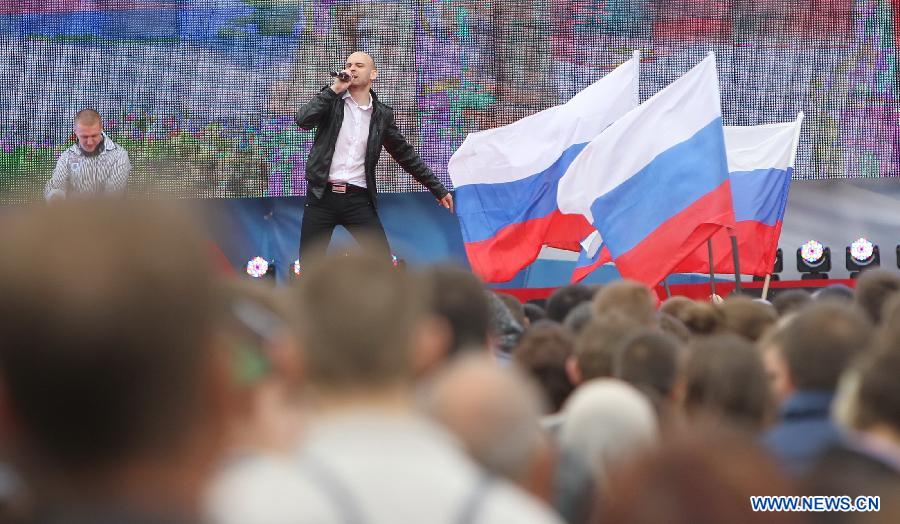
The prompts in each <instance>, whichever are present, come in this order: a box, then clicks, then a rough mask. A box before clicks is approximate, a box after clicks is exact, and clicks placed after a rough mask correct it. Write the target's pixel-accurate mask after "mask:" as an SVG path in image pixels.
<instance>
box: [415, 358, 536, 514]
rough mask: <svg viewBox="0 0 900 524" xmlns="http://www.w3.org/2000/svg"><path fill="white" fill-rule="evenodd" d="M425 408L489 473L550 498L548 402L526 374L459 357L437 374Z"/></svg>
mask: <svg viewBox="0 0 900 524" xmlns="http://www.w3.org/2000/svg"><path fill="white" fill-rule="evenodd" d="M424 404H425V408H426V410H427V411H428V413H429V414H430V415H431V416H432V417H434V418H435V419H436V420H438V421H439V422H441V423H442V424H444V425H445V426H446V427H447V428H448V429H449V430H450V431H451V432H452V433H453V434H455V435H456V436H457V437H458V438H459V439H460V441H461V442H462V444H463V445H464V446H465V448H466V450H467V451H468V452H469V454H470V455H471V456H472V457H473V458H474V459H475V460H476V461H477V462H478V463H480V464H481V465H482V466H484V468H485V469H487V471H489V472H491V473H493V474H495V475H499V476H500V477H503V478H506V479H508V480H510V481H512V482H514V483H516V484H519V485H521V486H522V487H524V488H525V489H527V490H529V491H531V492H533V493H535V494H539V495H543V496H545V497H546V493H547V486H546V484H547V483H548V477H549V472H548V466H549V464H550V463H551V462H552V459H551V458H550V450H549V448H548V445H549V442H548V441H547V440H546V436H545V435H544V434H543V432H542V430H541V427H540V417H541V415H542V414H543V412H544V400H543V395H542V394H541V392H540V391H539V390H538V388H537V386H536V385H535V384H534V382H533V381H532V380H531V379H530V378H529V377H528V376H526V375H525V374H524V373H523V372H522V371H520V370H519V369H518V368H516V367H515V366H512V367H509V366H508V367H501V366H498V365H497V364H496V362H495V361H494V360H493V359H491V358H490V357H489V356H487V355H474V354H473V355H465V356H460V357H459V358H457V359H456V360H454V361H452V362H451V363H450V364H449V365H448V366H447V367H445V368H444V369H443V370H442V371H441V372H439V373H438V375H437V376H436V377H435V380H434V382H433V383H432V385H431V387H430V388H429V390H428V391H427V393H426V395H425V402H424ZM542 484H543V485H542Z"/></svg>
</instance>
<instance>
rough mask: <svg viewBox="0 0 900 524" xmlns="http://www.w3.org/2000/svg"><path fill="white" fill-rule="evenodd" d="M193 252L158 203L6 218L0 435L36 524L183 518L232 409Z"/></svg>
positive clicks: (212, 288)
mask: <svg viewBox="0 0 900 524" xmlns="http://www.w3.org/2000/svg"><path fill="white" fill-rule="evenodd" d="M205 245H206V244H205V242H204V239H203V236H202V235H201V234H200V233H199V232H198V231H197V230H196V228H195V227H194V222H192V221H191V220H190V219H189V218H188V217H187V215H186V214H183V213H182V212H181V211H180V210H179V209H178V208H176V207H175V206H174V205H169V204H163V203H147V202H134V201H129V202H127V203H126V202H124V201H110V200H104V201H100V200H96V201H94V200H79V201H66V202H62V203H59V204H58V205H54V206H49V207H34V206H32V207H28V208H23V209H21V210H17V211H14V212H11V213H9V214H6V215H4V219H3V222H2V227H0V246H2V250H3V253H4V256H3V257H0V376H2V405H3V409H2V411H0V416H2V420H0V428H2V431H3V433H4V434H5V435H4V437H5V438H4V440H5V441H6V446H8V448H9V450H10V451H11V456H12V457H14V459H15V462H16V467H17V469H19V470H20V472H22V473H23V474H24V476H25V477H26V481H27V484H28V485H29V486H30V487H31V488H32V489H33V490H34V492H35V493H36V494H37V496H38V505H39V506H41V507H43V509H46V510H49V511H50V514H49V515H47V516H46V517H47V518H58V517H62V516H66V517H68V516H70V515H68V514H67V510H73V508H74V507H77V508H79V509H78V511H79V512H82V513H83V514H82V516H83V517H85V518H90V517H91V516H94V517H96V516H99V515H103V514H104V512H106V511H109V510H111V509H113V508H115V510H116V511H120V512H122V513H121V516H122V517H123V518H125V517H126V516H134V517H139V516H140V515H143V514H145V513H146V512H148V511H152V512H153V513H154V514H155V515H156V516H162V515H166V516H167V517H172V518H175V519H176V520H177V519H181V518H184V519H188V520H190V519H193V518H196V517H197V515H196V514H195V513H196V512H198V511H200V507H199V506H200V498H201V496H202V490H203V488H204V485H205V483H206V482H207V480H208V478H209V476H210V475H211V473H212V471H213V469H214V468H215V467H216V466H217V464H218V461H219V459H220V458H221V454H222V452H223V448H224V445H225V440H226V426H227V420H228V418H229V415H230V412H231V402H230V399H231V398H232V397H231V378H232V377H231V376H230V375H229V371H230V370H229V368H228V358H227V356H226V353H225V351H224V350H223V348H222V345H221V341H220V340H219V339H220V335H221V332H220V322H221V314H222V300H221V294H220V293H219V290H218V288H217V286H216V283H215V281H214V277H213V271H212V268H211V264H205V263H204V260H207V259H208V258H207V257H208V255H207V252H206V250H205ZM175 254H177V256H178V257H184V260H190V261H192V262H191V263H189V264H183V265H173V256H174V255H175ZM54 511H60V512H61V513H60V514H58V515H56V514H54V513H53V512H54ZM138 520H140V519H138Z"/></svg>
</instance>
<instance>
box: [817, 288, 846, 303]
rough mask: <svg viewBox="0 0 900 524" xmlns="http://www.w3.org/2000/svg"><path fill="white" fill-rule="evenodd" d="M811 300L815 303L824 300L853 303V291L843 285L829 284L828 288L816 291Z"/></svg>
mask: <svg viewBox="0 0 900 524" xmlns="http://www.w3.org/2000/svg"><path fill="white" fill-rule="evenodd" d="M812 299H813V301H815V302H822V301H824V300H829V301H834V302H853V290H852V289H850V287H848V286H845V285H844V284H831V285H830V286H825V287H823V288H821V289H818V290H816V292H815V293H813V294H812Z"/></svg>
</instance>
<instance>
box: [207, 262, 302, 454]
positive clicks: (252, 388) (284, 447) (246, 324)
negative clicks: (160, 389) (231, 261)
mask: <svg viewBox="0 0 900 524" xmlns="http://www.w3.org/2000/svg"><path fill="white" fill-rule="evenodd" d="M258 284H259V283H258V282H254V281H253V280H252V279H248V278H246V277H244V278H240V277H238V278H235V277H233V276H231V277H229V278H223V279H221V280H220V287H221V288H222V290H223V294H224V300H225V319H224V326H223V336H222V339H223V341H224V344H225V348H226V350H227V352H228V353H229V355H230V356H231V360H232V364H231V367H232V369H233V371H232V373H233V375H234V378H235V382H236V390H237V394H236V401H237V402H236V403H237V409H236V414H235V416H234V420H233V422H232V429H231V434H232V447H234V448H236V449H237V450H238V451H239V452H240V453H242V454H245V453H247V452H248V451H254V450H261V451H264V452H270V451H274V452H288V451H290V450H291V449H292V448H293V446H294V445H295V444H296V437H297V427H296V426H297V420H298V417H297V416H296V412H295V405H294V399H295V397H296V394H295V393H296V390H297V389H298V386H299V385H300V378H301V370H300V363H299V361H298V358H299V357H298V348H297V345H296V335H297V333H295V331H294V329H293V322H292V320H293V316H294V314H295V313H293V312H292V311H291V310H290V305H289V303H288V301H287V297H286V296H285V295H284V294H283V293H280V292H278V291H277V290H276V288H275V287H273V286H260V285H258Z"/></svg>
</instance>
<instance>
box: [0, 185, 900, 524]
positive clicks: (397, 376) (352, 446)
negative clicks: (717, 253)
mask: <svg viewBox="0 0 900 524" xmlns="http://www.w3.org/2000/svg"><path fill="white" fill-rule="evenodd" d="M0 222H2V226H0V246H2V249H3V253H4V256H3V257H0V461H2V467H0V521H3V522H40V523H60V524H63V523H71V524H76V523H78V524H82V523H84V524H88V523H110V524H112V523H122V524H129V523H141V524H155V523H160V524H162V523H167V524H168V523H172V524H174V523H195V522H197V523H199V522H209V523H212V524H281V523H284V524H288V523H290V524H297V523H314V524H330V523H335V524H344V523H347V524H354V523H356V524H367V523H384V524H388V523H390V524H403V523H409V524H422V523H429V524H431V523H434V524H441V523H448V524H449V523H479V524H480V523H484V524H488V523H510V524H531V523H535V524H537V523H546V524H551V523H572V524H575V523H579V524H580V523H592V524H593V523H602V524H606V523H656V522H675V523H682V522H683V523H714V522H715V523H718V522H737V523H741V522H751V521H757V520H764V521H766V522H798V523H799V522H819V521H827V522H841V523H843V522H847V523H855V522H898V521H900V512H898V511H900V509H898V503H900V380H897V372H898V370H900V273H898V272H896V271H888V270H877V269H876V270H871V271H868V272H865V273H863V274H862V275H861V276H860V278H859V279H858V281H857V285H856V287H855V289H850V288H845V287H840V286H834V287H828V288H823V289H822V290H821V291H819V292H817V293H815V294H810V293H807V292H806V291H799V290H796V291H785V292H782V293H779V294H778V295H776V296H775V297H774V299H773V300H772V301H771V302H767V301H764V300H760V299H753V298H750V297H746V296H730V297H726V298H725V300H724V301H721V302H719V301H694V300H689V299H686V298H683V297H672V298H670V299H668V300H666V301H664V302H663V303H662V304H659V303H657V302H658V301H657V299H656V297H655V295H654V294H652V293H651V291H650V290H648V289H647V288H646V287H644V286H643V285H640V284H637V283H634V282H629V281H616V282H612V283H609V284H606V285H603V286H597V287H592V286H582V285H572V286H566V287H563V288H560V289H558V290H556V291H555V292H554V293H553V294H552V295H551V296H550V297H549V298H548V299H546V300H545V301H536V302H529V303H527V304H522V303H520V302H519V301H518V300H516V299H515V298H514V297H511V296H508V295H504V294H500V293H496V292H493V291H490V290H488V289H487V288H486V287H485V286H484V285H483V284H482V283H481V282H479V281H478V280H477V279H476V278H475V277H474V276H473V275H472V274H471V273H469V272H467V271H464V270H462V269H456V268H452V267H430V268H424V269H420V270H419V269H408V270H399V269H397V268H395V267H394V266H393V265H392V264H390V263H389V262H388V261H385V260H383V257H380V256H377V255H376V254H372V253H367V252H359V253H351V254H349V255H345V256H340V257H337V258H322V259H321V260H318V261H314V262H310V263H309V264H307V266H306V267H305V268H304V273H303V276H302V278H301V279H299V280H298V281H297V282H295V283H294V284H293V285H291V286H287V287H284V288H276V287H274V286H271V285H270V284H269V283H268V282H267V281H262V280H261V281H255V280H251V279H250V278H249V277H246V276H244V277H243V278H241V277H240V276H234V275H232V276H229V275H222V274H218V273H217V272H216V270H215V269H214V267H215V265H214V264H213V263H212V261H211V260H210V254H209V249H208V248H207V243H206V240H205V236H204V234H203V232H202V231H200V230H199V229H197V226H196V224H198V220H196V217H191V216H190V215H189V213H188V212H186V211H185V210H183V209H181V208H179V207H178V206H176V205H174V204H172V203H161V202H156V203H144V202H134V201H128V202H126V201H112V200H104V201H95V200H88V199H83V200H82V199H70V200H67V201H64V202H61V203H57V204H56V205H53V206H45V207H43V206H34V207H28V208H23V209H18V210H11V211H8V212H5V214H4V215H3V216H2V217H0ZM768 495H772V496H782V495H783V496H831V495H836V496H849V497H851V498H854V497H856V496H860V495H864V496H872V497H874V496H879V497H880V507H879V511H877V512H859V511H858V512H834V513H821V512H819V513H808V512H771V513H765V514H760V513H754V512H753V509H752V507H751V500H750V497H753V496H768Z"/></svg>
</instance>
